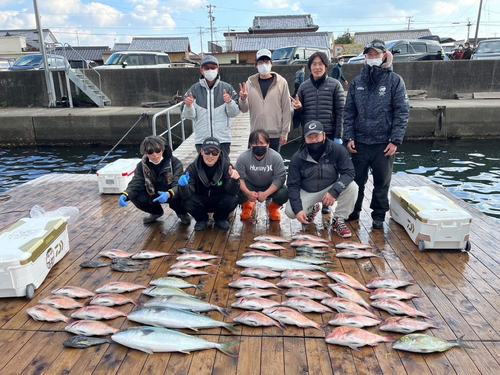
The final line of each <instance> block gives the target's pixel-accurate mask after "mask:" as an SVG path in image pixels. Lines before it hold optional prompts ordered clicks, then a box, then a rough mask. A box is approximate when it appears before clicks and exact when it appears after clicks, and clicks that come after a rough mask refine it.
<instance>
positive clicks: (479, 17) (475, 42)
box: [474, 0, 483, 47]
mask: <svg viewBox="0 0 500 375" xmlns="http://www.w3.org/2000/svg"><path fill="white" fill-rule="evenodd" d="M482 8H483V0H481V1H480V2H479V12H478V13H477V25H476V36H475V37H474V47H476V46H477V34H478V33H479V22H480V20H481V9H482Z"/></svg>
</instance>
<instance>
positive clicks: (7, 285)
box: [0, 217, 69, 298]
mask: <svg viewBox="0 0 500 375" xmlns="http://www.w3.org/2000/svg"><path fill="white" fill-rule="evenodd" d="M0 244H1V246H0V297H23V296H27V297H29V298H32V297H33V295H34V293H35V290H36V289H37V288H38V287H39V286H40V285H41V284H42V282H43V281H44V280H45V278H46V277H47V275H48V273H49V272H50V270H51V269H52V267H53V266H54V265H55V264H56V263H57V262H59V261H60V260H61V259H62V258H63V257H64V255H66V253H67V252H68V251H69V239H68V230H67V225H66V220H65V219H64V218H58V217H55V218H54V217H51V218H34V219H33V218H26V219H21V220H19V221H18V222H17V223H16V224H14V225H12V226H11V227H10V228H8V229H6V230H5V231H3V232H1V233H0Z"/></svg>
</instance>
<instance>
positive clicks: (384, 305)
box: [372, 299, 431, 319]
mask: <svg viewBox="0 0 500 375" xmlns="http://www.w3.org/2000/svg"><path fill="white" fill-rule="evenodd" d="M372 306H375V307H376V308H378V309H381V310H385V311H387V312H388V313H389V314H391V315H408V316H413V317H418V316H420V317H422V318H426V319H431V317H430V316H429V315H427V314H425V313H423V312H421V311H418V310H417V309H414V308H413V307H411V306H409V305H407V304H406V303H404V302H402V301H398V300H394V299H379V300H376V301H373V302H372Z"/></svg>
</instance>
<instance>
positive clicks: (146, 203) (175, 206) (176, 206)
mask: <svg viewBox="0 0 500 375" xmlns="http://www.w3.org/2000/svg"><path fill="white" fill-rule="evenodd" d="M158 196H159V195H158V194H156V195H155V196H153V197H151V196H150V195H149V194H148V193H147V192H146V191H145V190H144V191H142V192H140V193H139V194H138V195H137V196H136V197H134V198H133V199H131V200H130V201H131V202H132V203H133V204H134V205H135V206H136V207H137V208H138V209H139V210H141V211H144V212H147V213H148V214H153V215H163V208H162V207H161V204H160V203H159V202H153V199H155V198H158ZM167 203H168V204H169V206H170V208H171V209H172V210H174V211H175V213H176V214H177V216H179V215H184V214H186V213H187V211H186V210H185V209H184V208H183V207H182V204H181V199H180V198H173V199H172V200H169V201H168V202H167Z"/></svg>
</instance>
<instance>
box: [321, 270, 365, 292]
mask: <svg viewBox="0 0 500 375" xmlns="http://www.w3.org/2000/svg"><path fill="white" fill-rule="evenodd" d="M326 274H327V276H328V277H329V278H331V279H332V280H335V281H336V282H338V283H339V284H344V285H348V286H350V287H351V288H353V289H358V290H363V291H365V292H368V293H370V292H371V290H370V289H368V288H367V287H366V286H364V285H363V284H361V283H360V282H359V281H358V280H356V279H355V278H354V277H352V276H351V275H348V274H347V273H344V272H327V273H326Z"/></svg>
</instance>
